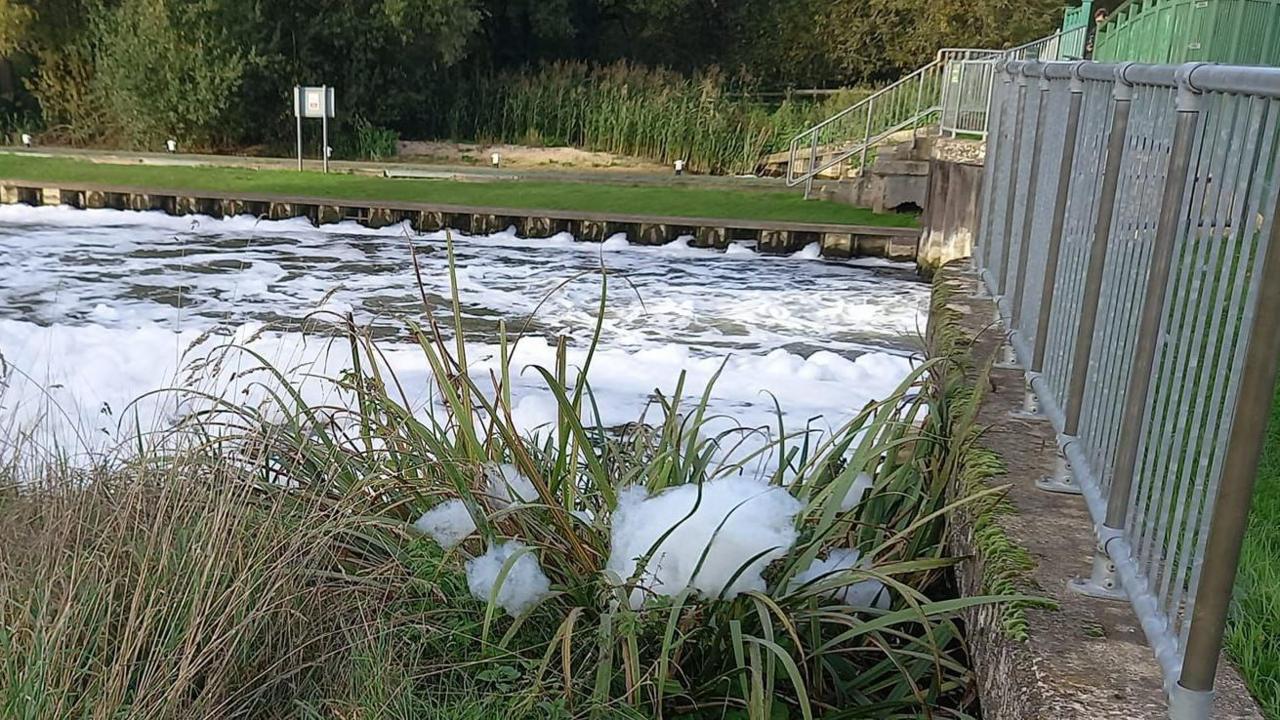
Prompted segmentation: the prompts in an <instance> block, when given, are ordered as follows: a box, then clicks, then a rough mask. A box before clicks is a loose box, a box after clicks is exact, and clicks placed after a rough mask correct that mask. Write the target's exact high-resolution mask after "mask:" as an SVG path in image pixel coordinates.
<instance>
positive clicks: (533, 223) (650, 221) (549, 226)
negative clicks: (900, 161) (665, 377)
mask: <svg viewBox="0 0 1280 720" xmlns="http://www.w3.org/2000/svg"><path fill="white" fill-rule="evenodd" d="M0 203H7V204H13V203H25V204H29V205H70V206H72V207H77V208H112V209H118V210H159V211H163V212H166V213H169V214H171V215H191V214H203V215H210V216H213V217H222V216H228V215H240V214H249V215H255V216H258V217H263V218H268V219H271V220H283V219H287V218H294V217H305V218H308V219H309V220H310V221H311V222H312V223H314V224H316V225H320V224H323V223H333V222H340V221H343V220H355V221H357V222H359V223H361V224H363V225H366V226H368V227H375V228H376V227H386V226H388V225H394V224H397V223H401V222H404V221H408V222H409V223H410V224H411V225H412V227H413V228H414V229H415V230H418V231H422V232H434V231H438V230H443V229H445V228H449V229H454V230H458V231H460V232H465V233H472V234H487V233H495V232H501V231H503V230H506V229H507V228H509V227H513V226H514V227H515V228H516V229H517V231H518V232H519V233H520V234H521V235H524V236H525V237H534V238H537V237H550V236H552V235H554V234H556V233H559V232H569V233H571V234H573V236H574V237H576V238H578V239H579V240H584V241H589V242H600V241H603V240H604V239H606V238H608V237H609V236H610V235H613V234H615V233H620V232H621V233H626V234H627V237H628V239H629V240H630V241H631V242H632V243H635V244H641V245H662V244H665V243H668V242H671V241H673V240H675V239H676V238H677V237H680V236H686V235H687V236H692V238H693V239H692V240H691V241H690V245H693V246H694V247H704V248H724V247H727V246H728V245H729V244H730V243H731V242H735V241H738V242H753V243H754V244H755V246H756V250H757V251H759V252H762V253H772V254H787V253H793V252H797V251H799V250H801V249H803V248H805V247H807V246H808V245H810V244H813V243H818V245H819V248H820V251H821V254H822V255H823V256H824V257H831V258H848V257H864V256H871V257H883V258H888V259H891V260H898V261H903V262H911V261H913V260H915V259H916V251H917V244H918V240H919V238H918V232H919V231H918V230H915V229H914V228H887V227H878V226H870V225H839V224H824V223H798V222H780V221H763V220H760V221H756V220H734V219H724V218H693V217H654V216H640V215H626V214H611V213H589V212H573V211H561V210H526V209H504V208H483V207H468V206H456V205H437V204H431V203H417V202H401V201H396V202H385V201H374V200H361V201H356V200H347V199H343V200H335V199H333V198H321V197H301V196H286V195H274V194H244V193H240V194H228V193H220V192H215V191H203V190H202V191H190V190H157V189H155V188H137V187H125V186H106V185H96V184H86V183H58V184H55V185H50V184H47V183H44V184H41V183H31V182H25V181H21V180H3V179H0Z"/></svg>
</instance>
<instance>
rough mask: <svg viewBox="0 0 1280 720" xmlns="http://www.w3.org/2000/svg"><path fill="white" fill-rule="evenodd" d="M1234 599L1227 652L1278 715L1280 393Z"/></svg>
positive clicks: (1262, 701) (1270, 715) (1279, 716)
mask: <svg viewBox="0 0 1280 720" xmlns="http://www.w3.org/2000/svg"><path fill="white" fill-rule="evenodd" d="M1235 602H1236V605H1235V608H1234V612H1233V614H1232V623H1231V626H1230V627H1229V628H1228V630H1227V639H1226V643H1227V651H1228V652H1229V653H1230V654H1231V657H1232V659H1233V660H1235V662H1236V664H1237V666H1238V667H1239V668H1240V671H1241V673H1243V674H1244V677H1245V680H1247V681H1248V683H1249V689H1250V690H1252V691H1253V694H1254V697H1256V698H1257V699H1258V702H1259V704H1261V705H1262V709H1263V712H1264V714H1266V716H1267V717H1268V718H1273V719H1280V393H1277V395H1276V402H1275V403H1274V404H1273V405H1272V410H1271V425H1270V427H1269V428H1268V430H1267V445H1266V449H1265V450H1264V451H1263V455H1262V464H1261V466H1260V468H1259V470H1258V484H1257V489H1256V490H1255V491H1254V498H1253V513H1252V516H1251V518H1250V521H1249V532H1248V534H1247V535H1246V536H1245V541H1244V550H1243V552H1242V554H1241V558H1240V575H1239V579H1238V580H1237V584H1236V599H1235Z"/></svg>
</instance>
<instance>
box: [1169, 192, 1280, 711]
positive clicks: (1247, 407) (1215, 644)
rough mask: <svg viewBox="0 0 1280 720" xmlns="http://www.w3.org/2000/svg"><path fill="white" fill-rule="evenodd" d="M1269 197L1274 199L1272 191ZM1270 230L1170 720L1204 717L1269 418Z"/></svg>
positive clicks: (1273, 357)
mask: <svg viewBox="0 0 1280 720" xmlns="http://www.w3.org/2000/svg"><path fill="white" fill-rule="evenodd" d="M1273 172H1274V170H1273ZM1273 177H1274V176H1273ZM1271 192H1272V193H1273V194H1274V193H1276V192H1277V190H1276V187H1275V186H1274V185H1272V187H1271ZM1277 207H1280V206H1277ZM1270 222H1271V229H1270V232H1269V233H1268V237H1267V240H1266V243H1267V244H1266V251H1265V255H1263V257H1262V262H1261V268H1260V269H1259V270H1258V274H1257V277H1258V278H1261V282H1259V283H1258V291H1257V292H1258V298H1257V304H1256V305H1255V307H1254V308H1253V319H1252V322H1251V323H1250V326H1249V328H1248V330H1247V333H1248V334H1247V335H1245V337H1247V338H1248V341H1247V342H1248V348H1247V350H1246V354H1245V358H1244V366H1243V368H1242V370H1241V374H1240V387H1239V391H1238V392H1239V395H1238V400H1237V401H1236V406H1235V410H1234V412H1233V414H1232V418H1231V425H1230V428H1231V434H1230V439H1229V440H1228V442H1227V448H1226V455H1225V458H1224V462H1223V470H1222V477H1221V480H1220V482H1219V486H1218V496H1217V500H1216V501H1215V502H1214V505H1213V514H1212V519H1211V520H1210V524H1209V535H1208V540H1207V542H1206V543H1205V550H1204V557H1203V560H1202V566H1201V570H1200V584H1199V586H1198V587H1197V588H1196V595H1195V604H1194V606H1193V609H1192V612H1191V626H1190V628H1189V630H1188V633H1187V644H1186V649H1185V651H1184V654H1183V661H1182V671H1181V673H1180V675H1179V678H1178V682H1177V684H1176V685H1175V686H1174V688H1173V689H1172V691H1171V693H1170V698H1169V706H1170V707H1169V709H1170V715H1171V716H1172V717H1175V718H1192V717H1194V718H1208V717H1210V710H1211V706H1212V701H1213V684H1214V683H1213V679H1214V676H1215V674H1216V673H1217V670H1218V656H1219V655H1220V654H1221V651H1222V635H1223V631H1224V628H1225V627H1226V622H1227V613H1228V610H1229V608H1230V605H1231V590H1232V587H1233V586H1234V585H1235V580H1236V571H1237V566H1238V565H1239V562H1240V546H1241V543H1242V542H1243V540H1244V533H1245V528H1246V527H1247V525H1248V520H1249V506H1250V504H1251V502H1252V500H1253V486H1254V479H1255V478H1256V477H1257V474H1258V460H1259V457H1260V456H1261V453H1262V446H1263V442H1264V441H1265V438H1266V429H1267V422H1268V418H1269V416H1270V413H1271V402H1272V399H1273V397H1274V394H1273V393H1274V391H1275V382H1276V369H1277V365H1278V359H1280V323H1277V322H1276V318H1277V317H1280V283H1276V282H1274V280H1273V278H1275V277H1276V276H1277V274H1280V218H1276V217H1272V218H1271V220H1270Z"/></svg>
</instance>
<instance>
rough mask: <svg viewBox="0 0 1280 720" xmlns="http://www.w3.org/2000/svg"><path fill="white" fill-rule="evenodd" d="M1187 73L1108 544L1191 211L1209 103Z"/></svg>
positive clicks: (1119, 519) (1129, 479) (1141, 322)
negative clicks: (1196, 152) (1188, 197)
mask: <svg viewBox="0 0 1280 720" xmlns="http://www.w3.org/2000/svg"><path fill="white" fill-rule="evenodd" d="M1187 74H1188V73H1187V72H1186V71H1185V69H1184V70H1183V71H1179V73H1178V95H1177V103H1176V106H1175V109H1176V111H1177V115H1176V119H1175V120H1174V126H1173V143H1172V145H1171V146H1170V149H1169V167H1168V171H1167V172H1166V173H1165V181H1164V192H1163V194H1162V195H1161V198H1160V212H1159V215H1158V216H1157V217H1156V233H1155V240H1154V241H1153V243H1152V247H1151V260H1150V266H1149V269H1148V270H1147V286H1146V288H1145V291H1144V294H1143V298H1142V313H1141V315H1139V319H1138V334H1137V337H1136V339H1135V341H1134V354H1133V366H1132V369H1131V370H1130V372H1129V386H1128V388H1127V389H1126V391H1125V395H1124V408H1123V409H1122V411H1121V414H1120V438H1119V440H1118V442H1117V443H1116V459H1115V467H1114V471H1113V474H1112V477H1111V491H1110V493H1109V496H1108V498H1107V519H1106V522H1104V523H1103V526H1102V528H1101V530H1100V533H1101V538H1102V541H1103V543H1104V544H1105V543H1106V542H1107V540H1108V539H1110V538H1112V537H1116V536H1118V535H1119V534H1120V533H1121V532H1122V531H1123V530H1124V523H1125V516H1126V515H1127V514H1128V510H1129V507H1128V503H1129V490H1130V488H1131V487H1132V485H1133V475H1134V469H1135V468H1136V466H1137V461H1138V445H1139V443H1140V441H1141V440H1142V429H1143V419H1144V415H1145V413H1146V408H1147V398H1148V396H1149V395H1150V392H1151V385H1152V383H1153V379H1152V377H1153V371H1154V369H1155V362H1156V349H1157V347H1159V345H1160V344H1161V343H1160V324H1161V321H1162V320H1163V319H1164V311H1165V292H1166V290H1167V289H1168V287H1169V270H1170V268H1171V267H1172V265H1173V250H1174V245H1175V244H1176V242H1177V238H1178V233H1179V231H1180V229H1179V226H1180V225H1182V224H1184V223H1185V220H1184V219H1183V218H1184V217H1185V215H1186V212H1187V209H1186V207H1184V205H1183V193H1184V191H1185V189H1186V185H1187V176H1188V175H1189V174H1190V172H1191V156H1192V149H1193V148H1192V146H1193V144H1194V140H1195V133H1196V128H1197V124H1198V123H1199V121H1200V111H1201V107H1202V106H1203V104H1204V103H1203V96H1202V95H1201V94H1200V92H1199V91H1197V90H1196V89H1195V88H1193V87H1192V86H1191V84H1190V82H1189V81H1188V80H1187Z"/></svg>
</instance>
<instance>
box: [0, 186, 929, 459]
mask: <svg viewBox="0 0 1280 720" xmlns="http://www.w3.org/2000/svg"><path fill="white" fill-rule="evenodd" d="M452 237H453V240H454V249H455V255H456V275H457V278H458V284H459V294H460V297H461V302H462V313H463V317H464V323H465V326H466V328H467V334H468V338H469V339H470V340H471V342H469V343H468V358H469V360H470V366H469V367H468V371H469V372H470V374H471V375H472V377H473V378H475V379H476V380H477V382H479V383H481V384H482V386H484V387H487V386H488V385H490V384H491V381H490V380H489V378H490V377H491V374H497V375H499V376H501V372H502V369H501V367H500V362H499V350H498V346H497V342H496V333H495V329H496V323H497V320H498V319H505V320H506V322H507V326H508V329H509V331H510V332H513V333H514V332H515V331H518V330H520V329H521V328H522V327H524V326H525V323H526V321H528V323H529V325H528V334H527V335H526V337H524V339H522V340H521V341H520V342H519V344H518V345H517V346H516V348H515V350H514V352H513V356H512V362H511V373H512V376H513V387H512V388H511V392H512V397H513V404H514V408H513V415H514V417H515V420H516V422H517V424H518V425H519V427H520V428H521V429H522V430H524V431H526V432H535V431H539V430H543V431H545V430H546V429H547V428H549V427H550V426H551V425H552V424H553V423H554V422H555V421H556V418H557V408H556V402H555V399H554V397H553V396H552V395H551V393H550V392H548V391H547V389H546V387H545V383H544V382H543V379H542V376H541V375H540V374H539V373H538V372H536V371H535V370H533V367H535V366H541V367H544V368H551V367H553V366H554V363H555V346H556V343H555V339H554V338H555V337H556V336H557V335H563V336H565V337H566V340H567V346H568V362H569V364H570V366H571V367H581V366H582V364H583V363H584V362H585V361H586V355H587V353H586V350H587V345H588V343H589V341H590V337H591V335H592V332H593V330H594V327H595V323H596V313H597V311H598V308H599V302H600V291H601V279H600V274H599V269H600V267H601V265H602V264H604V265H606V266H607V267H608V271H609V277H610V279H611V280H610V283H609V285H608V298H607V300H608V302H607V306H606V310H605V314H604V317H603V319H602V321H601V323H602V327H601V342H600V346H599V348H598V350H597V352H596V354H595V356H594V358H593V360H592V365H591V370H590V374H589V377H590V382H591V389H592V391H593V394H594V396H595V400H596V403H595V406H596V407H598V409H599V412H600V417H599V420H600V421H602V422H603V423H605V424H606V425H610V426H613V425H621V424H624V423H628V422H634V421H636V420H637V419H638V417H639V416H640V414H641V413H642V412H643V411H644V410H645V408H646V407H648V406H649V405H650V403H651V402H652V400H653V399H654V397H655V394H656V393H660V394H662V395H664V396H666V397H668V398H670V397H671V395H672V394H673V393H674V391H675V388H676V384H677V381H678V379H679V375H680V373H681V372H684V373H686V375H687V377H686V382H685V392H686V399H685V400H684V402H685V406H686V407H688V405H689V403H691V402H692V400H691V399H690V398H696V397H698V396H699V395H701V393H702V390H703V388H704V387H705V386H706V385H707V383H708V382H709V381H710V380H711V378H712V377H713V376H714V375H715V374H716V373H717V372H720V376H719V379H718V381H717V382H716V384H715V386H714V388H713V389H712V391H711V396H710V403H709V405H710V407H709V411H710V413H711V414H713V415H715V416H716V419H715V420H714V421H713V423H712V424H711V426H710V427H709V428H708V429H707V431H708V433H710V432H713V431H719V430H726V429H729V428H734V427H740V428H744V429H753V428H772V427H776V425H777V420H778V418H777V417H776V415H775V409H774V398H775V397H776V398H777V399H778V401H779V403H780V404H781V406H782V415H783V420H784V421H785V425H786V427H787V429H788V430H789V431H798V430H801V429H803V428H804V427H805V426H806V424H807V423H809V422H810V421H811V420H815V419H816V423H815V424H816V426H817V427H818V428H820V429H825V428H831V427H836V426H838V425H840V424H841V423H843V422H844V421H845V420H846V419H847V418H849V417H851V416H852V415H853V414H855V413H856V412H857V411H858V410H859V409H860V408H861V407H862V406H863V405H864V404H865V403H867V402H869V401H871V400H874V399H877V398H880V397H884V396H885V395H886V394H888V393H889V392H891V391H892V389H893V388H894V387H896V386H897V384H898V383H899V382H900V381H901V379H902V378H903V377H904V376H905V375H906V374H907V373H908V372H909V370H910V367H911V360H909V359H908V357H907V356H908V355H909V354H910V353H911V352H912V349H913V348H914V347H915V346H916V344H917V343H916V340H915V336H916V335H917V334H918V332H919V329H920V328H921V327H922V326H923V311H924V308H925V307H926V304H927V293H928V288H927V286H925V285H923V284H922V283H918V282H914V281H911V280H910V279H908V278H907V277H906V274H905V273H899V274H896V275H895V274H892V273H893V271H887V272H890V274H887V275H886V274H883V273H884V272H886V271H881V270H868V269H862V268H857V267H854V266H852V265H850V264H848V263H839V262H822V263H803V264H797V263H789V262H785V260H786V258H775V257H766V256H761V255H756V254H755V253H753V252H751V251H750V250H745V248H743V249H742V250H743V251H736V250H735V251H734V252H733V253H729V252H720V251H715V250H706V249H698V248H692V247H689V246H688V239H687V238H685V239H683V241H682V242H677V243H672V244H671V245H668V246H659V247H641V246H633V245H628V244H626V240H625V237H621V236H614V237H611V238H609V239H608V240H606V241H605V242H604V243H598V244H593V243H583V242H577V241H575V240H574V239H573V238H572V237H571V236H569V235H567V234H564V233H562V234H560V235H557V236H554V237H551V238H546V239H529V238H520V237H518V236H517V235H516V234H515V232H514V231H511V230H509V231H506V232H501V233H495V234H493V235H488V236H481V237H470V236H466V235H462V234H454V235H453V236H452ZM445 238H446V234H445V233H431V234H427V235H420V236H414V235H412V234H411V233H410V232H409V230H408V228H407V227H406V226H399V227H392V228H383V229H380V230H373V229H369V228H365V227H362V226H360V225H357V224H355V223H349V222H348V223H338V224H334V225H325V226H322V227H321V228H315V227H312V226H311V225H310V224H309V223H307V221H306V220H303V219H295V220H286V221H260V220H258V219H256V218H250V217H236V218H228V219H213V218H206V217H199V216H196V217H170V216H167V215H165V214H163V213H157V212H127V211H114V210H74V209H70V208H51V207H41V208H31V207H26V206H18V205H12V206H0V277H3V278H4V282H3V283H2V284H0V355H2V356H3V361H4V367H5V369H6V377H7V386H5V387H4V388H0V438H13V437H16V436H18V435H20V434H23V433H26V434H28V435H30V437H29V438H28V441H29V442H37V443H38V444H40V445H43V446H46V447H49V448H57V449H60V450H63V451H65V452H69V453H72V454H77V453H86V452H103V451H105V450H107V449H110V448H114V447H120V446H123V447H126V448H127V447H129V446H130V445H131V441H130V439H131V438H132V437H133V435H134V434H135V431H136V430H137V429H141V430H143V431H144V432H145V431H152V430H160V429H163V428H165V427H169V426H170V425H171V424H172V423H174V422H175V421H177V420H179V419H181V418H183V417H185V416H187V415H189V414H190V413H192V412H195V411H197V410H199V409H201V406H200V402H199V401H197V400H195V399H193V398H191V397H190V396H187V397H180V396H178V395H175V394H172V393H161V394H154V395H148V393H155V392H156V391H157V390H161V389H164V388H170V387H174V386H182V387H185V388H188V389H191V388H195V389H199V390H202V391H205V392H209V393H212V394H213V395H215V396H218V397H222V398H226V399H228V400H230V401H234V402H241V403H243V402H248V403H265V402H267V400H268V398H269V391H270V390H271V389H272V388H273V383H275V381H274V380H273V379H272V378H271V377H269V376H267V375H266V374H265V373H260V372H259V373H249V374H245V372H244V371H246V370H248V369H250V368H252V367H255V366H257V365H258V364H259V362H258V360H257V358H255V357H254V356H252V355H250V354H249V352H246V350H247V351H251V352H252V353H255V354H257V355H258V356H260V357H262V358H265V359H266V360H267V361H269V362H271V363H272V364H274V365H275V366H276V367H278V368H279V369H280V370H281V371H282V372H283V373H284V374H285V376H286V377H287V378H288V379H289V380H290V381H291V382H294V383H296V384H297V385H298V387H299V392H300V393H301V394H302V397H303V398H304V399H305V400H306V401H307V402H309V403H315V404H323V403H331V402H337V403H338V404H344V403H345V404H348V405H349V402H348V401H349V399H346V400H344V399H343V398H338V397H335V388H334V385H333V384H332V383H331V382H326V381H324V380H322V379H321V378H324V377H329V378H335V377H338V376H339V375H340V374H341V373H342V372H343V371H345V370H348V369H350V368H351V358H350V352H349V348H348V347H347V346H346V344H345V342H335V341H334V338H333V336H332V334H331V333H330V334H324V333H317V332H314V331H311V332H303V331H302V330H303V328H301V327H300V325H299V320H300V319H301V318H303V317H304V316H307V315H308V314H309V313H316V312H319V313H321V315H320V317H323V318H326V319H327V320H329V321H334V320H338V319H340V318H339V317H338V316H339V315H343V314H346V313H348V312H350V313H352V314H353V315H354V316H355V319H356V321H357V322H361V323H368V324H369V325H370V326H371V327H372V329H373V332H374V333H375V335H376V336H377V337H378V338H379V343H380V345H379V347H380V349H381V350H382V352H383V354H384V355H385V360H384V364H385V365H386V369H387V370H389V371H392V372H394V373H396V376H397V378H398V379H399V380H400V384H401V386H403V387H404V388H405V391H406V393H407V395H408V397H407V403H408V404H409V405H410V409H411V410H413V411H414V412H415V413H418V414H420V415H424V416H425V415H427V414H430V413H433V412H440V411H441V409H442V404H441V401H440V398H438V397H436V396H435V394H434V393H433V382H432V378H431V375H430V371H429V367H428V365H427V362H426V360H425V358H424V357H423V354H422V352H421V350H420V348H418V347H417V346H416V345H414V344H413V343H412V342H411V341H410V338H409V337H408V336H407V333H406V331H405V326H406V323H405V319H406V318H413V319H417V320H419V321H421V319H422V317H423V314H424V311H423V307H422V302H421V298H422V296H423V295H424V294H425V295H426V297H427V300H428V303H429V304H430V306H431V311H432V312H434V313H435V314H436V317H437V320H439V321H441V322H442V323H444V324H445V325H446V327H447V326H448V325H449V324H450V323H451V319H450V318H449V317H448V313H449V302H448V298H449V297H450V279H449V268H448V262H447V259H446V251H445ZM411 245H412V247H413V248H415V249H416V250H417V252H418V265H417V272H415V267H414V263H413V260H412V257H411V254H410V252H409V248H410V246H411ZM730 247H731V248H741V246H739V245H732V246H730ZM779 261H782V262H779ZM419 277H420V278H421V283H422V284H421V286H419V284H418V278H419ZM566 281H567V284H566ZM540 303H541V304H540ZM539 304H540V305H539ZM535 307H537V312H536V315H532V317H531V314H532V313H533V312H534V309H535ZM530 318H531V319H530ZM197 340H200V342H199V343H196V341H197ZM193 343H196V344H195V345H194V346H193ZM227 343H240V344H245V346H246V350H228V349H225V348H222V346H224V345H226V344H227ZM220 348H221V349H220ZM211 353H212V355H213V358H214V359H215V360H218V361H219V362H216V363H203V362H202V361H203V360H204V359H206V358H208V357H209V356H210V354H211ZM722 366H723V367H722ZM144 396H145V397H144ZM140 397H142V398H143V399H142V400H141V401H140V402H135V400H137V399H138V398H140ZM126 408H127V409H128V411H127V412H126ZM587 419H588V420H591V421H594V420H595V419H596V418H594V417H590V418H587ZM648 419H649V420H650V421H657V420H658V419H660V418H658V417H657V416H656V412H653V411H651V413H650V415H649V416H648ZM3 452H4V448H3V446H0V454H2V453H3Z"/></svg>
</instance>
